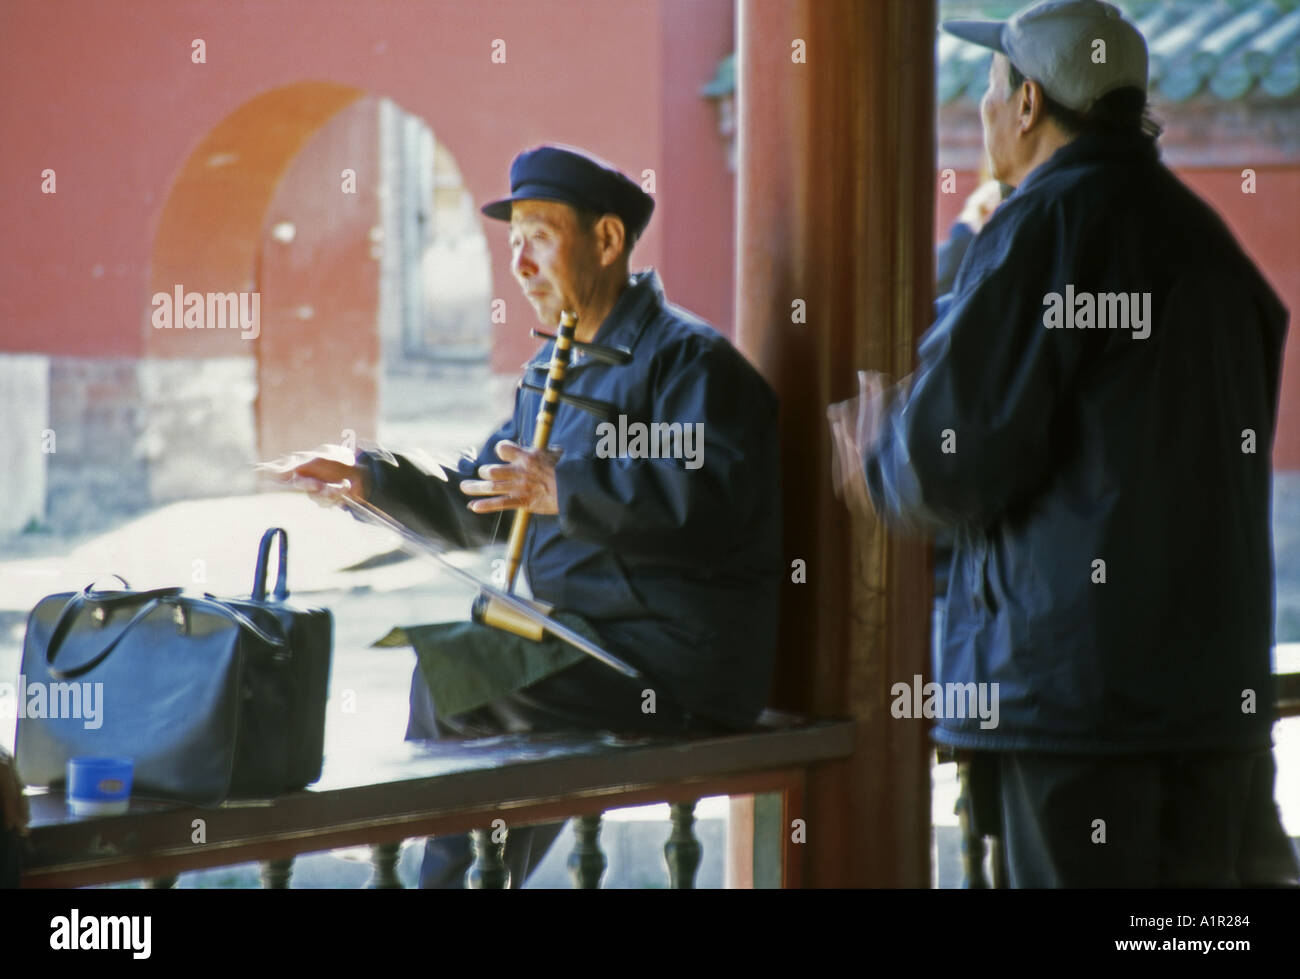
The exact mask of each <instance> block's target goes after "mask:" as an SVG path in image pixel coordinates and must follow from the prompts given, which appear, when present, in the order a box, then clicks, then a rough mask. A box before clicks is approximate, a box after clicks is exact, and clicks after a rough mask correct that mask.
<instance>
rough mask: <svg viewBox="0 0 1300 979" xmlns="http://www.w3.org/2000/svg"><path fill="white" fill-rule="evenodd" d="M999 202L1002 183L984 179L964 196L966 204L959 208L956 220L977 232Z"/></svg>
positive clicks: (1000, 200)
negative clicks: (969, 193) (967, 195)
mask: <svg viewBox="0 0 1300 979" xmlns="http://www.w3.org/2000/svg"><path fill="white" fill-rule="evenodd" d="M1001 203H1002V185H1001V184H999V183H998V182H997V181H996V180H986V181H984V183H982V184H980V185H979V186H978V187H976V188H975V190H973V191H972V192H971V195H970V196H969V197H967V198H966V204H965V206H964V207H963V208H962V209H961V214H959V215H958V216H957V220H958V221H960V222H961V223H962V224H964V225H966V227H968V228H970V229H971V230H972V231H974V232H975V233H976V234H979V233H980V230H981V229H982V228H983V227H984V225H985V223H986V222H987V221H988V219H989V218H991V217H992V216H993V212H994V211H995V210H997V206H998V205H999V204H1001Z"/></svg>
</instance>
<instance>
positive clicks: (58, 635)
mask: <svg viewBox="0 0 1300 979" xmlns="http://www.w3.org/2000/svg"><path fill="white" fill-rule="evenodd" d="M93 584H94V583H93V582H92V583H91V584H90V585H87V586H86V587H85V588H84V589H82V590H81V591H80V592H78V593H77V594H75V595H73V596H72V597H71V598H69V599H68V601H67V604H66V605H64V606H63V611H61V612H60V613H59V618H58V619H57V620H56V621H55V623H54V631H53V632H51V633H50V641H49V645H47V646H46V647H45V666H46V669H48V670H49V673H50V676H52V677H54V679H56V680H75V679H76V678H77V677H79V676H85V675H86V674H87V673H89V672H90V671H91V670H93V669H94V668H95V667H96V666H98V665H99V664H100V663H102V662H104V660H106V659H108V657H109V654H110V653H112V652H113V650H114V649H116V648H117V644H118V643H120V642H121V641H122V639H123V638H124V637H125V636H126V634H127V633H128V632H130V631H131V628H132V627H133V626H134V625H135V624H136V623H137V622H139V621H140V620H141V619H143V618H144V617H145V616H146V615H148V614H149V613H150V612H152V611H153V610H154V609H155V608H157V607H158V606H159V605H162V604H166V603H168V602H169V600H173V599H176V600H183V601H185V602H187V603H189V604H190V605H195V606H198V607H200V608H205V609H208V610H209V611H211V612H216V613H217V614H218V615H224V616H225V617H226V618H228V619H230V620H232V621H233V622H234V623H235V624H236V625H238V626H239V627H240V628H243V629H247V630H248V631H249V632H251V633H253V635H255V636H257V638H258V639H260V640H261V641H262V642H264V643H266V644H267V645H268V646H277V647H282V646H284V645H286V640H285V639H284V636H283V635H280V636H273V635H271V634H270V633H269V632H267V631H266V630H265V629H263V628H261V627H260V626H259V625H258V624H257V623H256V622H254V621H253V620H252V619H250V618H249V617H248V616H246V615H244V614H243V613H242V612H240V611H238V610H236V609H233V608H230V607H229V606H226V605H223V604H221V602H215V601H212V600H211V599H207V598H194V597H193V596H188V597H184V598H182V596H181V591H182V590H183V589H181V588H154V589H152V590H150V591H142V592H135V593H133V594H130V595H119V596H116V597H114V598H95V597H94V596H93V595H92V594H91V588H92V587H93ZM139 601H143V602H144V604H143V605H141V606H140V608H139V609H138V610H137V611H136V613H135V615H133V616H131V618H130V619H129V620H128V621H127V623H126V625H125V626H124V627H123V628H122V631H121V632H119V633H118V634H117V635H116V636H115V637H114V638H113V640H112V641H111V642H110V643H108V645H106V646H105V647H104V648H103V649H101V650H100V651H99V652H98V653H96V654H95V655H94V656H92V657H91V658H90V659H88V660H87V661H86V662H84V663H82V664H81V665H80V666H76V667H73V668H72V669H70V670H60V669H58V668H57V667H56V666H55V665H54V659H55V657H56V656H58V654H59V649H60V647H61V646H62V645H63V640H64V639H66V638H67V636H68V632H69V630H71V628H72V623H73V622H75V621H76V618H77V613H78V612H80V611H81V608H82V606H84V605H85V604H86V603H87V602H90V603H91V604H93V605H95V607H96V608H113V607H115V606H117V605H127V604H130V603H132V602H139ZM276 626H277V628H278V627H279V623H278V622H277V623H276Z"/></svg>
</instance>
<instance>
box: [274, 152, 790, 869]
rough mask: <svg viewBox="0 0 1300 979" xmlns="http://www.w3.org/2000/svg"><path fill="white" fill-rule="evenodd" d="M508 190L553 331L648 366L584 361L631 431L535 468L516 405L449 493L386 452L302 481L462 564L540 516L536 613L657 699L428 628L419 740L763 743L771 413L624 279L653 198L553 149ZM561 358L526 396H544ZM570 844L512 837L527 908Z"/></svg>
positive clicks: (681, 314)
mask: <svg viewBox="0 0 1300 979" xmlns="http://www.w3.org/2000/svg"><path fill="white" fill-rule="evenodd" d="M510 185H511V193H510V195H509V196H508V197H505V198H503V199H501V200H498V201H494V202H492V203H490V204H488V205H486V206H485V207H484V208H483V213H484V214H486V215H487V216H488V217H490V218H495V219H497V220H501V221H509V236H510V250H511V271H512V272H513V273H514V276H515V279H516V280H517V281H518V283H519V287H520V289H521V290H522V291H523V293H524V295H525V297H527V299H528V302H529V303H530V304H531V305H532V307H533V309H534V311H535V312H536V314H537V319H538V321H539V322H540V323H541V324H542V326H543V327H546V328H550V329H554V328H555V326H556V325H557V324H558V323H559V320H560V315H561V313H562V312H565V311H572V312H574V313H576V314H577V318H578V323H577V332H576V336H577V340H578V341H580V342H584V341H585V342H595V343H598V344H601V345H603V346H605V347H622V348H625V349H626V350H627V351H628V352H629V353H630V355H631V356H630V360H629V361H628V362H627V363H625V364H618V363H608V362H606V361H604V360H601V359H598V358H596V357H593V356H591V355H589V354H584V353H583V352H582V351H581V347H579V348H578V350H577V351H576V352H575V356H574V360H573V363H572V364H571V365H570V367H569V368H568V371H567V372H566V379H565V386H564V393H565V394H566V395H576V396H579V397H582V398H588V399H595V400H598V401H602V402H605V403H607V404H609V405H611V406H613V409H614V411H615V412H617V413H618V417H617V418H616V419H615V420H614V421H612V422H610V423H608V427H605V425H604V423H602V422H600V421H599V420H598V419H597V418H596V417H593V416H592V415H591V414H588V413H586V412H584V411H582V410H579V409H578V408H576V407H574V406H572V405H569V404H561V406H560V408H559V411H558V413H557V415H556V418H555V422H554V427H553V429H552V432H551V438H550V446H549V449H548V450H547V451H541V450H534V449H532V448H529V446H531V445H532V442H533V429H534V425H535V422H536V417H537V412H538V405H539V401H540V394H538V393H537V392H536V391H534V390H532V389H530V388H528V387H525V386H523V385H522V384H521V386H520V388H519V389H518V391H517V393H516V396H515V409H514V413H513V415H512V416H511V418H510V419H509V420H508V421H507V422H506V423H505V424H503V425H502V426H501V428H500V429H498V430H497V431H496V432H495V433H494V434H493V435H492V436H491V437H489V438H488V440H487V441H486V442H485V443H484V445H483V448H482V450H481V451H480V452H479V454H478V458H477V459H473V460H470V459H466V460H463V461H462V463H461V465H460V466H459V468H458V469H457V470H456V471H452V472H447V473H445V474H443V475H445V477H446V478H445V479H444V478H438V477H436V476H432V475H429V474H427V473H425V472H423V471H421V470H420V469H418V468H417V467H416V466H414V465H413V464H412V463H411V462H410V461H409V460H407V459H405V458H403V457H401V456H390V455H388V454H386V453H382V454H381V453H374V452H365V453H361V454H360V455H359V456H358V457H357V459H356V461H355V464H353V465H346V464H343V463H339V462H334V461H329V460H326V459H320V458H318V459H313V460H311V461H310V462H308V463H305V464H303V465H301V466H298V467H297V468H296V469H294V470H292V471H291V472H290V473H288V474H286V478H290V479H292V480H293V481H294V482H295V483H296V484H297V485H299V486H302V487H303V488H305V489H307V490H308V491H309V492H311V493H313V494H314V495H316V496H317V497H318V498H319V499H322V500H324V501H329V500H331V499H334V500H336V499H337V498H338V497H339V495H340V494H343V493H346V494H348V495H352V496H355V497H358V498H362V499H365V500H367V501H369V502H370V503H372V504H374V505H376V506H378V507H379V508H380V509H382V510H384V511H386V512H388V513H389V514H391V515H392V516H394V517H396V518H397V519H399V520H401V521H402V522H404V523H406V524H407V525H409V526H411V527H412V528H415V529H416V530H419V531H422V532H424V533H426V534H428V535H432V536H436V537H438V538H440V539H442V540H443V541H445V542H446V543H448V544H449V545H451V546H453V547H476V546H481V545H484V544H489V543H492V542H493V541H494V540H497V539H500V538H499V537H498V536H497V535H498V532H502V533H503V532H504V530H506V529H508V527H509V523H510V521H509V519H506V520H504V521H503V520H501V519H500V518H501V517H502V516H503V515H504V516H505V517H507V518H508V517H509V516H510V513H509V511H513V510H514V509H516V508H519V507H524V508H526V509H528V510H529V511H531V513H532V519H531V523H530V526H529V531H528V537H527V541H526V545H525V548H524V555H523V567H524V569H525V570H526V573H527V576H528V580H529V583H530V585H531V589H532V592H533V595H534V596H535V597H536V598H538V599H540V600H542V601H544V602H547V603H550V604H552V605H554V606H555V607H556V609H557V612H561V613H565V614H567V615H569V616H574V617H576V618H574V619H573V622H574V624H575V627H577V628H579V629H581V630H585V631H587V632H589V634H590V635H591V636H592V637H593V638H594V639H595V640H596V641H598V642H599V643H601V645H603V646H604V648H606V649H607V650H609V651H610V652H612V653H614V654H615V655H616V656H618V657H620V658H622V659H623V660H625V661H626V662H628V663H630V664H631V665H632V666H634V667H635V668H637V669H638V670H639V671H641V672H642V673H643V674H644V676H645V678H646V679H644V680H637V681H634V680H630V679H628V678H627V677H625V676H623V675H622V674H620V673H616V672H615V671H614V670H612V669H611V668H610V667H608V666H606V665H604V664H602V663H600V662H598V661H596V660H594V659H591V658H589V657H587V656H586V655H584V654H582V653H579V652H576V651H574V650H572V649H571V648H570V647H567V646H561V645H560V644H558V643H557V642H556V641H554V640H548V641H546V642H543V643H534V642H531V641H529V640H526V639H521V638H519V637H517V636H514V635H511V634H509V633H505V632H500V631H498V630H496V629H492V628H489V627H487V626H482V625H477V624H474V623H456V624H454V625H449V626H438V627H426V628H425V629H424V630H421V631H419V632H418V633H415V634H414V635H412V641H413V642H415V645H416V648H417V652H418V654H419V662H418V664H417V666H416V670H415V674H414V676H413V677H412V686H411V717H410V723H409V726H408V730H407V737H408V739H424V738H436V737H454V736H467V735H469V736H473V735H480V734H490V733H499V732H501V731H507V730H536V731H544V730H563V729H568V730H573V729H583V728H586V729H601V728H607V729H613V730H618V731H641V732H650V733H654V732H661V733H680V732H684V731H689V730H708V729H737V728H743V727H747V726H749V725H751V724H753V722H754V721H755V720H756V718H757V717H758V714H759V713H760V711H761V710H762V709H763V707H764V706H765V705H766V701H767V694H768V690H769V686H770V682H771V672H772V665H773V658H774V655H775V642H776V628H777V622H776V609H777V590H778V583H779V581H780V575H781V571H780V498H779V483H778V471H779V470H778V463H777V453H776V439H775V437H774V430H775V426H776V398H775V396H774V395H773V393H772V391H771V389H770V388H769V387H768V385H767V384H766V382H765V381H764V380H763V379H762V378H761V377H760V376H759V374H758V373H757V372H756V371H755V370H754V369H753V368H752V367H751V366H750V364H749V363H748V362H747V361H746V360H745V359H744V357H742V356H741V355H740V354H739V353H738V352H737V351H736V350H735V349H734V348H733V347H732V346H731V345H730V344H729V343H728V342H727V341H726V340H725V339H724V338H723V337H721V336H720V335H719V334H718V333H717V332H715V331H714V330H713V329H712V328H711V327H710V326H708V325H707V324H705V323H703V322H702V321H700V320H698V319H696V318H695V317H693V316H691V315H690V314H689V313H687V312H685V311H684V310H681V309H679V308H677V307H675V306H672V305H669V304H668V303H667V301H666V300H665V298H664V292H663V287H662V285H661V284H660V282H659V277H658V275H657V274H656V273H655V271H654V270H652V269H648V270H644V271H641V272H638V273H636V274H635V275H630V274H629V267H628V262H629V255H630V253H631V250H632V246H633V245H634V243H635V242H636V240H637V238H638V237H639V236H640V235H641V233H642V232H643V231H644V230H645V227H646V224H647V222H648V221H649V220H650V214H651V211H652V210H653V208H654V201H653V199H652V198H651V197H650V196H649V195H647V194H646V193H644V192H643V191H642V190H641V188H640V187H639V186H637V184H635V183H634V182H633V181H632V180H630V179H629V178H628V177H626V176H625V175H624V174H622V173H620V172H619V171H617V170H615V169H614V168H613V167H610V166H609V165H607V164H605V163H603V162H602V161H599V160H597V159H595V158H593V157H591V156H589V155H587V154H585V153H582V152H579V151H575V150H572V149H568V148H564V147H557V146H542V147H539V148H537V149H533V150H529V151H527V152H524V153H521V154H520V155H519V156H518V157H516V159H515V161H514V163H513V164H512V165H511V168H510ZM551 347H552V343H551V342H548V343H546V344H544V345H543V346H542V347H541V349H540V350H539V351H538V352H537V354H536V356H535V357H534V358H533V360H532V361H531V362H530V363H529V364H527V365H526V367H525V374H524V378H523V381H524V382H527V383H531V384H534V385H537V386H540V385H542V383H543V382H544V381H545V377H546V368H547V366H548V364H549V362H550V358H551ZM555 832H558V826H557V827H551V828H549V830H548V833H549V836H548V838H546V839H545V840H544V845H542V846H534V852H533V853H532V855H531V856H530V855H529V854H528V850H527V845H526V844H527V843H528V841H529V837H530V834H528V833H527V832H524V831H517V832H512V834H511V836H510V840H509V843H508V845H507V860H508V862H509V863H510V865H511V868H512V877H513V883H514V884H515V885H516V886H517V885H519V884H521V883H522V882H523V879H524V877H525V875H526V874H525V872H524V870H523V867H524V865H525V864H526V865H527V866H528V867H529V868H531V866H532V865H535V864H536V862H537V861H538V860H540V858H541V856H542V855H543V854H544V852H545V846H546V845H549V840H550V838H553V836H554V833H555ZM538 835H539V837H540V836H542V835H543V834H538ZM521 844H522V845H521ZM538 851H540V852H538ZM469 862H470V858H469V852H468V848H467V845H466V843H465V841H464V839H463V838H461V837H457V838H455V839H450V838H449V839H446V840H437V841H430V844H429V848H428V849H427V850H426V855H425V865H424V869H423V871H422V874H421V884H422V886H460V882H461V880H462V879H463V876H464V872H465V869H466V868H467V867H468V865H469Z"/></svg>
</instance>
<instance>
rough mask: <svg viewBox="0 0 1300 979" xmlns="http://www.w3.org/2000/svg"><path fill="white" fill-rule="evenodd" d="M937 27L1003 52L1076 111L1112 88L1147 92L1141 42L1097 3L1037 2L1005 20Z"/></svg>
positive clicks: (1112, 11)
mask: <svg viewBox="0 0 1300 979" xmlns="http://www.w3.org/2000/svg"><path fill="white" fill-rule="evenodd" d="M941 26H942V27H943V29H944V30H945V31H947V32H948V33H949V34H952V35H954V36H955V37H959V38H961V39H962V40H964V41H970V42H971V43H973V44H978V45H980V47H985V48H992V49H993V50H994V51H1000V52H1001V53H1002V54H1005V55H1006V56H1007V57H1008V58H1009V59H1010V60H1011V63H1012V64H1013V65H1015V66H1016V67H1017V68H1019V69H1020V71H1021V73H1022V74H1024V75H1025V77H1027V78H1032V79H1033V80H1034V81H1036V82H1038V84H1039V85H1042V86H1043V91H1044V92H1046V93H1047V95H1048V96H1049V97H1050V98H1052V99H1055V100H1056V101H1057V102H1060V103H1061V105H1063V106H1065V107H1066V108H1068V109H1074V110H1075V111H1076V112H1087V111H1088V110H1089V109H1090V108H1092V104H1093V103H1094V102H1096V101H1097V99H1099V98H1101V97H1102V96H1103V95H1105V94H1106V93H1107V92H1111V91H1114V90H1115V89H1117V88H1126V87H1130V86H1131V87H1133V88H1139V89H1141V90H1142V91H1144V92H1145V91H1146V90H1147V42H1146V40H1145V39H1144V38H1143V37H1142V34H1141V32H1139V31H1138V29H1137V28H1136V27H1134V26H1133V25H1132V24H1130V23H1129V22H1128V21H1127V20H1125V19H1124V15H1123V14H1121V13H1120V11H1119V9H1118V8H1116V7H1114V6H1112V5H1111V4H1109V3H1103V2H1101V0H1041V2H1040V3H1035V4H1032V5H1031V6H1028V7H1025V8H1024V9H1023V10H1020V11H1017V12H1016V13H1015V14H1013V15H1012V17H1011V18H1010V19H1009V20H1005V21H1003V20H947V21H944V22H943V24H942V25H941ZM1098 41H1102V42H1105V45H1104V47H1103V46H1102V45H1101V44H1098V43H1097V42H1098ZM1102 58H1104V59H1105V60H1104V61H1103V60H1100V59H1102Z"/></svg>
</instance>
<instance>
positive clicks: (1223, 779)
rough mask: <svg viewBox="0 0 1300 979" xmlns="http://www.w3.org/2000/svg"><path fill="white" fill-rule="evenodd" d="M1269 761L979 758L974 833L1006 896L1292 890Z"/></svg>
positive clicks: (1262, 756)
mask: <svg viewBox="0 0 1300 979" xmlns="http://www.w3.org/2000/svg"><path fill="white" fill-rule="evenodd" d="M1275 777H1276V768H1275V766H1274V762H1273V753H1272V752H1271V751H1257V752H1252V753H1228V752H1216V753H1207V752H1201V753H1189V754H1166V755H1140V756H1132V755H1127V756H1113V755H1112V756H1098V757H1091V756H1078V755H1049V754H1037V753H1024V752H1006V753H1002V752H976V753H974V756H973V758H972V763H971V795H972V802H973V808H972V813H973V815H974V818H975V825H976V830H977V831H978V832H981V833H985V834H997V835H1000V836H1001V838H1002V841H1003V848H1004V854H1005V858H1006V862H1007V877H1008V883H1009V884H1010V886H1012V887H1269V886H1295V885H1296V882H1297V881H1296V878H1297V873H1298V871H1297V864H1296V857H1295V852H1294V851H1293V849H1292V847H1291V843H1290V840H1289V839H1288V838H1287V836H1286V833H1285V831H1284V830H1283V829H1282V824H1281V820H1280V818H1279V816H1278V811H1277V805H1276V804H1275V803H1274V801H1273V783H1274V779H1275Z"/></svg>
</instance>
